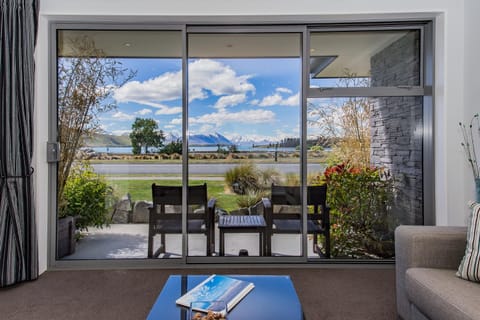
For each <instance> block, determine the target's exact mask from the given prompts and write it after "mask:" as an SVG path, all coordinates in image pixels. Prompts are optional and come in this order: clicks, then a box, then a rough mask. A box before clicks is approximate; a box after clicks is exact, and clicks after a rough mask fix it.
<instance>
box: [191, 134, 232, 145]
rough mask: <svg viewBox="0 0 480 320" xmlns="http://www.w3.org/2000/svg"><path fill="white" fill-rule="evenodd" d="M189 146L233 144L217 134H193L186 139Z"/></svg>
mask: <svg viewBox="0 0 480 320" xmlns="http://www.w3.org/2000/svg"><path fill="white" fill-rule="evenodd" d="M188 144H189V145H196V146H205V145H217V144H221V145H231V144H233V143H232V142H231V141H230V140H228V139H227V138H226V137H225V136H223V135H221V134H220V133H218V132H215V133H214V134H208V135H206V134H194V135H190V136H189V138H188Z"/></svg>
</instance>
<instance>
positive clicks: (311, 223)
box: [262, 185, 330, 258]
mask: <svg viewBox="0 0 480 320" xmlns="http://www.w3.org/2000/svg"><path fill="white" fill-rule="evenodd" d="M271 190H272V194H271V199H268V198H264V199H263V200H262V201H263V206H264V210H265V211H264V214H265V221H266V223H267V229H268V230H267V235H266V238H267V244H266V251H267V255H271V254H272V246H271V237H272V235H273V234H275V233H284V234H291V233H302V213H301V211H302V210H301V205H302V197H301V192H300V187H292V186H275V185H272V189H271ZM326 200H327V186H326V185H321V186H308V187H307V205H308V206H309V207H313V212H309V213H308V214H307V219H308V221H307V233H308V234H312V235H313V251H314V252H315V253H317V254H319V255H320V256H324V257H326V258H330V208H329V207H327V205H326V202H327V201H326ZM319 235H323V236H324V238H325V243H324V245H323V246H322V247H323V249H324V252H322V251H321V249H320V246H319V245H318V236H319Z"/></svg>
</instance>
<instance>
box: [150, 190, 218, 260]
mask: <svg viewBox="0 0 480 320" xmlns="http://www.w3.org/2000/svg"><path fill="white" fill-rule="evenodd" d="M152 199H153V206H152V207H151V208H150V216H149V218H150V219H149V229H148V257H149V258H153V257H155V258H156V257H158V256H159V255H160V254H161V253H163V254H165V253H166V252H165V234H181V233H182V210H181V206H182V187H181V186H159V185H156V184H155V183H154V184H152ZM187 203H188V213H187V233H188V234H190V233H200V234H205V236H206V238H207V256H210V255H212V253H213V252H214V251H215V233H214V225H215V221H214V219H215V199H213V198H212V199H210V200H209V201H208V200H207V184H203V185H199V186H189V187H188V193H187ZM157 234H160V237H161V240H160V241H161V242H160V248H158V249H157V250H156V251H155V252H154V250H153V249H154V248H153V245H154V241H153V238H154V237H155V235H157Z"/></svg>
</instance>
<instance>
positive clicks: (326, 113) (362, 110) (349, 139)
mask: <svg viewBox="0 0 480 320" xmlns="http://www.w3.org/2000/svg"><path fill="white" fill-rule="evenodd" d="M339 81H340V82H341V83H340V84H339V85H340V86H341V87H366V86H368V81H369V80H368V78H361V77H358V76H357V75H356V74H353V73H349V72H348V70H347V71H346V72H345V77H344V78H342V79H341V80H339ZM338 102H339V103H338ZM373 103H374V100H373V99H372V98H368V97H367V98H366V97H349V98H339V99H337V100H333V101H331V100H327V103H323V104H314V103H309V104H308V106H307V112H308V125H309V126H311V127H316V128H318V129H320V131H321V134H322V135H323V136H324V137H329V139H330V141H334V142H335V143H334V146H333V149H332V152H331V153H330V154H329V158H330V159H329V161H328V162H329V163H331V164H336V163H340V162H346V163H350V164H352V165H356V166H368V165H369V164H370V138H371V136H370V129H371V127H370V118H371V110H372V106H373Z"/></svg>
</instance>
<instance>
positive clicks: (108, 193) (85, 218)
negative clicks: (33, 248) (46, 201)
mask: <svg viewBox="0 0 480 320" xmlns="http://www.w3.org/2000/svg"><path fill="white" fill-rule="evenodd" d="M112 198H113V197H112V188H111V187H110V186H108V185H107V183H106V182H105V180H104V179H103V178H102V177H100V176H99V175H97V174H96V173H95V172H94V171H93V169H92V168H91V167H90V166H89V165H88V164H87V163H81V164H79V165H77V166H75V167H73V168H72V171H71V173H70V175H69V177H68V179H67V181H66V183H65V187H64V189H63V194H62V195H61V197H60V201H59V204H60V205H59V210H58V217H59V219H58V232H57V235H58V238H57V257H58V258H61V257H63V256H65V255H69V254H72V253H73V252H74V251H75V242H76V238H75V234H76V230H88V227H90V226H93V227H100V228H101V227H103V226H104V225H108V223H109V217H108V208H109V206H110V205H111V203H110V202H111V201H110V200H111V199H112Z"/></svg>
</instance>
